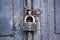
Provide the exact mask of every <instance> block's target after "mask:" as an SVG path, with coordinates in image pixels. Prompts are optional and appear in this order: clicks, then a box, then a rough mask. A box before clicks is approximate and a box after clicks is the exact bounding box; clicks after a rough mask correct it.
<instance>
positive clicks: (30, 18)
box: [23, 0, 36, 31]
mask: <svg viewBox="0 0 60 40" xmlns="http://www.w3.org/2000/svg"><path fill="white" fill-rule="evenodd" d="M35 30H36V21H35V17H34V15H33V0H25V2H24V25H23V31H35Z"/></svg>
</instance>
